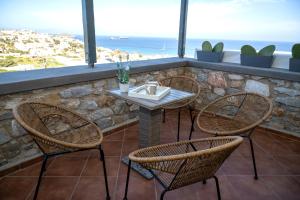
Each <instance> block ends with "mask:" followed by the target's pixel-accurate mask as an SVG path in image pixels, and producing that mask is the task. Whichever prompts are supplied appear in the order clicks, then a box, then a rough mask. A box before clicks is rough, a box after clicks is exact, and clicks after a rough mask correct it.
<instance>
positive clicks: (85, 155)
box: [63, 150, 91, 158]
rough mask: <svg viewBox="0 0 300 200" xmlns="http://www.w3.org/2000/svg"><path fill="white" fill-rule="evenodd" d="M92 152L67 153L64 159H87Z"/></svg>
mask: <svg viewBox="0 0 300 200" xmlns="http://www.w3.org/2000/svg"><path fill="white" fill-rule="evenodd" d="M90 152H91V150H85V151H77V152H74V153H66V154H64V155H63V156H64V157H83V158H87V157H88V156H89V155H90Z"/></svg>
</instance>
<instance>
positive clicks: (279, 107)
mask: <svg viewBox="0 0 300 200" xmlns="http://www.w3.org/2000/svg"><path fill="white" fill-rule="evenodd" d="M186 75H188V76H193V77H194V78H197V80H198V81H199V82H200V83H201V95H200V98H199V99H198V100H197V103H198V105H199V107H203V106H204V105H207V104H208V103H209V102H211V101H213V100H215V99H216V98H218V97H221V96H224V95H228V94H232V93H236V92H241V91H247V92H256V93H259V94H262V95H265V96H267V97H269V98H271V100H272V101H273V105H274V107H273V112H272V118H270V119H268V120H266V121H265V122H264V124H263V126H265V127H268V128H272V129H274V130H278V131H282V132H286V133H288V134H292V135H296V136H298V137H299V136H300V82H292V81H285V80H278V79H272V78H266V77H260V76H251V75H242V74H232V73H227V72H221V71H215V70H208V69H199V68H186Z"/></svg>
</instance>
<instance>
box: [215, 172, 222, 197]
mask: <svg viewBox="0 0 300 200" xmlns="http://www.w3.org/2000/svg"><path fill="white" fill-rule="evenodd" d="M213 177H214V179H215V182H216V187H217V193H218V200H221V193H220V186H219V180H218V178H217V177H216V176H213Z"/></svg>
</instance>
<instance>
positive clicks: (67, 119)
mask: <svg viewBox="0 0 300 200" xmlns="http://www.w3.org/2000/svg"><path fill="white" fill-rule="evenodd" d="M13 114H14V117H15V119H16V120H17V122H18V123H19V124H20V125H21V126H22V127H23V128H24V129H25V130H27V131H28V133H29V134H30V135H31V136H32V137H33V138H34V141H35V142H36V143H37V145H38V146H39V148H40V149H41V151H42V152H43V163H42V167H41V171H40V175H39V179H38V184H37V186H36V190H35V194H34V199H36V198H37V194H38V190H39V186H40V182H41V178H42V176H43V173H44V171H45V170H46V163H47V160H48V158H49V157H52V156H56V155H60V154H64V153H71V152H76V151H82V150H88V149H99V152H100V160H101V161H102V163H103V170H104V178H105V186H106V199H110V196H109V190H108V184H107V175H106V167H105V159H104V152H103V150H102V148H101V142H102V140H103V135H102V132H101V130H100V129H99V128H98V126H96V125H95V124H94V123H93V122H91V121H89V120H87V119H85V118H83V117H81V116H80V115H78V114H76V113H74V112H72V111H71V110H68V109H65V108H62V107H58V106H55V105H51V104H47V103H40V102H24V103H21V104H19V105H18V106H16V107H15V108H14V109H13Z"/></svg>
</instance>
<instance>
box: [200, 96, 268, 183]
mask: <svg viewBox="0 0 300 200" xmlns="http://www.w3.org/2000/svg"><path fill="white" fill-rule="evenodd" d="M272 108H273V104H272V102H271V100H270V99H269V98H267V97H265V96H262V95H259V94H256V93H236V94H232V95H227V96H224V97H221V98H219V99H217V100H215V101H213V102H212V103H210V104H208V105H207V106H205V107H204V108H203V109H202V110H201V112H200V113H199V114H198V116H197V124H198V127H199V128H200V130H201V131H203V132H205V133H209V134H213V135H214V136H229V135H241V136H243V137H246V138H248V139H249V142H250V147H251V155H252V161H253V167H254V173H255V179H257V178H258V176H257V170H256V163H255V155H254V150H253V144H252V140H251V134H252V132H253V130H254V129H255V128H256V127H257V126H258V125H259V124H261V123H262V122H263V121H264V120H266V119H267V118H268V117H269V116H270V114H271V112H272Z"/></svg>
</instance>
